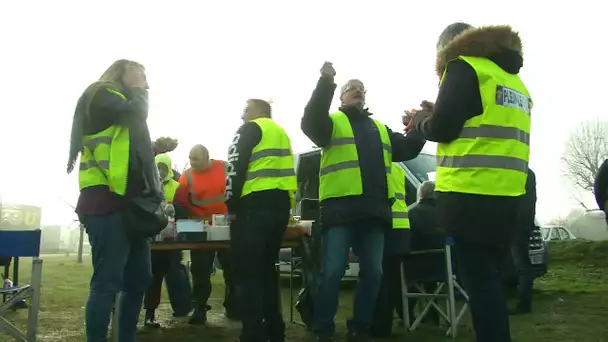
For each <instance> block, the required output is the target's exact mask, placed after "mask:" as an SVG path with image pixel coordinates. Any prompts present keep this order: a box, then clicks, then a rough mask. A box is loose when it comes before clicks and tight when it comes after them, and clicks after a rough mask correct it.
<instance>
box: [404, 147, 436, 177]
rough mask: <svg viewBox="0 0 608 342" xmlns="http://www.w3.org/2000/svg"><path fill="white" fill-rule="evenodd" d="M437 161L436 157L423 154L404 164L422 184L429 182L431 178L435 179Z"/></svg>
mask: <svg viewBox="0 0 608 342" xmlns="http://www.w3.org/2000/svg"><path fill="white" fill-rule="evenodd" d="M435 160H436V157H435V156H434V155H431V154H424V153H421V154H419V155H418V157H416V158H414V159H411V160H408V161H406V162H403V163H404V164H405V166H406V167H407V168H408V169H409V170H410V171H411V172H412V173H413V174H414V176H415V177H416V178H418V180H419V181H420V182H421V183H422V182H424V181H427V180H429V177H431V178H434V177H433V176H434V175H433V172H435Z"/></svg>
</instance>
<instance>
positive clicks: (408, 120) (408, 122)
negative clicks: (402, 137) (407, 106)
mask: <svg viewBox="0 0 608 342" xmlns="http://www.w3.org/2000/svg"><path fill="white" fill-rule="evenodd" d="M403 114H404V115H403V116H402V117H401V118H402V121H403V125H404V126H405V129H404V132H405V133H406V134H407V133H409V132H410V131H411V130H412V129H413V128H414V125H413V121H412V118H413V117H414V115H416V109H412V110H405V111H403Z"/></svg>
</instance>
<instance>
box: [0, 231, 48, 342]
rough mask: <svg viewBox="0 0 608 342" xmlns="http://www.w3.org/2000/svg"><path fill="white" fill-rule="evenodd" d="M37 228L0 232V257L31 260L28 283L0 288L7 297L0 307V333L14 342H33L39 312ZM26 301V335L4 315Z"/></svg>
mask: <svg viewBox="0 0 608 342" xmlns="http://www.w3.org/2000/svg"><path fill="white" fill-rule="evenodd" d="M40 236H41V231H40V229H37V230H0V256H12V257H33V260H32V278H31V284H23V285H16V286H13V287H7V288H2V289H0V294H2V295H5V294H6V295H9V296H10V298H9V299H8V300H7V301H6V302H4V303H2V304H0V333H3V334H6V335H9V336H11V337H13V338H14V339H15V340H16V341H22V342H35V341H36V332H37V327H38V312H39V310H40V285H41V282H42V259H40V258H39V256H40ZM26 298H30V305H29V310H28V320H27V333H26V334H24V333H22V332H21V331H20V330H19V329H18V328H17V327H15V326H14V325H13V324H12V323H10V322H9V321H8V320H6V319H5V318H4V317H3V316H4V314H5V313H6V312H7V311H8V310H9V309H10V308H11V307H12V306H13V305H14V304H15V303H17V302H19V301H21V300H23V299H26Z"/></svg>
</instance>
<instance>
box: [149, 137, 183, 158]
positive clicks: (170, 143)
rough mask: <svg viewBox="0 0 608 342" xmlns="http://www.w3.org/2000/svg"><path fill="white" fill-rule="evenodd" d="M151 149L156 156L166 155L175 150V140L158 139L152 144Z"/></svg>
mask: <svg viewBox="0 0 608 342" xmlns="http://www.w3.org/2000/svg"><path fill="white" fill-rule="evenodd" d="M152 147H153V148H154V153H156V154H161V153H168V152H171V151H173V150H175V149H176V148H177V139H173V138H169V137H160V138H158V139H156V140H155V141H154V143H152Z"/></svg>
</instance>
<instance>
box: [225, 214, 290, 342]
mask: <svg viewBox="0 0 608 342" xmlns="http://www.w3.org/2000/svg"><path fill="white" fill-rule="evenodd" d="M288 222H289V205H288V203H286V206H285V209H284V210H279V208H269V209H262V210H257V211H255V212H246V213H244V214H241V213H239V214H237V219H236V220H235V221H234V222H233V227H232V231H231V250H232V253H233V256H234V259H233V260H234V271H235V273H234V274H235V275H236V276H237V290H238V295H237V298H242V299H243V300H242V301H241V302H240V303H239V304H240V309H241V311H240V313H241V321H242V323H243V330H242V331H241V336H240V341H241V342H261V341H264V342H266V341H270V342H282V341H285V323H284V322H283V317H282V316H281V308H280V307H279V305H280V303H279V298H278V293H279V288H278V276H279V275H278V274H277V271H276V269H275V262H276V260H277V258H278V253H279V249H280V248H281V243H282V241H283V235H284V234H285V229H286V227H287V224H288Z"/></svg>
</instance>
